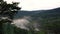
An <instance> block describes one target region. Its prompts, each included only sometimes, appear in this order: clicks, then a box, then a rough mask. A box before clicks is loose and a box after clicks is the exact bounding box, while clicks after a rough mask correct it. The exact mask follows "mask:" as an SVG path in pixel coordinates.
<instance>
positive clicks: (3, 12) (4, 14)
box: [0, 0, 21, 34]
mask: <svg viewBox="0 0 60 34" xmlns="http://www.w3.org/2000/svg"><path fill="white" fill-rule="evenodd" d="M17 5H18V3H12V4H7V2H4V1H3V0H0V34H4V33H3V30H4V29H3V24H5V23H9V24H11V22H12V20H13V17H14V15H15V14H16V13H17V11H18V10H20V9H21V8H19V7H18V6H17ZM7 34H8V33H7Z"/></svg>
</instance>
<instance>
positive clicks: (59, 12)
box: [15, 8, 60, 18]
mask: <svg viewBox="0 0 60 34" xmlns="http://www.w3.org/2000/svg"><path fill="white" fill-rule="evenodd" d="M23 16H31V17H43V18H47V17H57V16H60V8H55V9H51V10H37V11H18V13H17V14H16V15H15V18H20V17H23Z"/></svg>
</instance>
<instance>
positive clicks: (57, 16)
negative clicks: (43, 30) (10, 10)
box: [14, 8, 60, 28]
mask: <svg viewBox="0 0 60 34" xmlns="http://www.w3.org/2000/svg"><path fill="white" fill-rule="evenodd" d="M21 18H22V19H24V20H27V21H29V22H30V21H31V23H32V22H34V23H33V24H32V25H31V24H30V26H33V27H35V28H39V27H40V25H41V23H42V22H41V20H42V19H44V20H49V21H51V22H53V21H54V22H55V21H59V20H60V8H55V9H51V10H37V11H18V13H17V14H16V15H15V16H14V19H21ZM25 22H26V21H25ZM25 22H24V23H25ZM16 24H17V23H16ZM26 25H27V24H26Z"/></svg>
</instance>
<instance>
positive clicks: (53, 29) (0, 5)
mask: <svg viewBox="0 0 60 34" xmlns="http://www.w3.org/2000/svg"><path fill="white" fill-rule="evenodd" d="M18 4H19V3H18V2H12V4H8V3H7V2H6V1H3V0H0V34H60V7H59V8H55V9H51V10H42V11H41V10H38V11H31V12H29V11H21V7H18V6H17V5H18ZM18 13H19V14H18ZM16 15H17V16H19V17H18V18H17V17H16ZM24 16H30V17H31V18H29V19H30V20H29V19H28V20H29V22H30V23H28V24H27V26H26V25H25V26H26V27H27V28H29V29H28V30H27V29H22V28H19V27H17V26H16V25H15V24H13V20H14V17H16V19H20V18H22V17H24ZM34 24H36V27H37V28H38V31H37V30H35V28H36V27H35V25H34Z"/></svg>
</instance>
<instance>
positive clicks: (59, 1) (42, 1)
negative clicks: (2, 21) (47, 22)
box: [4, 0, 60, 11]
mask: <svg viewBox="0 0 60 34" xmlns="http://www.w3.org/2000/svg"><path fill="white" fill-rule="evenodd" d="M4 1H7V3H11V2H12V1H13V2H20V4H19V5H18V6H19V7H21V8H22V9H21V10H29V11H30V10H48V9H53V8H57V7H60V0H4Z"/></svg>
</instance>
